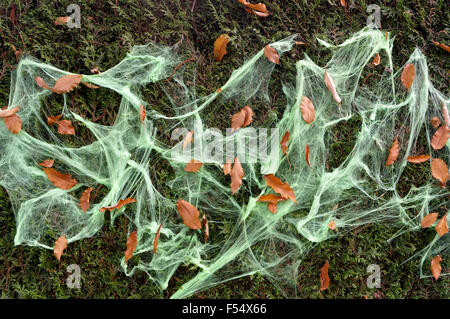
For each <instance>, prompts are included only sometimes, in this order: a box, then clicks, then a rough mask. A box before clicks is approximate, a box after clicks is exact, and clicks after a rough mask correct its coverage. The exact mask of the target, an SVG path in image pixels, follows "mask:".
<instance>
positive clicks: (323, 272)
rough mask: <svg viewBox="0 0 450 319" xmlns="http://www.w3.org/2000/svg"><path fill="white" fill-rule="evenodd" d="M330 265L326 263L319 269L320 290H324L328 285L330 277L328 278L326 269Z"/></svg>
mask: <svg viewBox="0 0 450 319" xmlns="http://www.w3.org/2000/svg"><path fill="white" fill-rule="evenodd" d="M329 267H330V265H329V264H328V261H327V262H325V264H324V265H323V266H322V268H321V269H320V290H325V289H327V288H328V286H329V285H330V277H328V269H329Z"/></svg>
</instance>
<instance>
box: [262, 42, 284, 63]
mask: <svg viewBox="0 0 450 319" xmlns="http://www.w3.org/2000/svg"><path fill="white" fill-rule="evenodd" d="M264 55H265V56H266V58H267V60H269V61H270V62H272V63H275V64H279V62H280V57H279V56H278V53H277V50H275V49H274V48H272V47H270V46H268V45H266V46H265V47H264Z"/></svg>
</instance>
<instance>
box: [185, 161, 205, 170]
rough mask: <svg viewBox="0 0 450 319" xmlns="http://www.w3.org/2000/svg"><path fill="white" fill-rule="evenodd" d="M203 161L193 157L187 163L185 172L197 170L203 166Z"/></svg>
mask: <svg viewBox="0 0 450 319" xmlns="http://www.w3.org/2000/svg"><path fill="white" fill-rule="evenodd" d="M202 165H203V163H202V162H200V161H197V160H195V159H191V161H190V162H189V163H187V164H186V166H185V167H184V171H185V172H197V171H198V170H199V169H200V168H201V167H202Z"/></svg>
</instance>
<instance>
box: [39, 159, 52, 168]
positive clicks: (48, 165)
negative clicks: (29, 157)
mask: <svg viewBox="0 0 450 319" xmlns="http://www.w3.org/2000/svg"><path fill="white" fill-rule="evenodd" d="M54 163H55V160H50V159H46V160H44V161H43V162H42V163H39V165H40V166H42V167H48V168H50V167H52V166H53V164H54Z"/></svg>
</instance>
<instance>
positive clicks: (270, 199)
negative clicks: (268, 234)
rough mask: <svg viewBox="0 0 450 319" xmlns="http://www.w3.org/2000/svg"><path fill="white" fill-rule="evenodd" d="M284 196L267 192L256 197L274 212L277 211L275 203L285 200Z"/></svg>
mask: <svg viewBox="0 0 450 319" xmlns="http://www.w3.org/2000/svg"><path fill="white" fill-rule="evenodd" d="M285 200H286V198H283V197H282V196H279V195H275V194H267V195H262V196H260V197H259V198H258V202H264V203H268V204H267V208H268V209H269V211H270V212H271V213H272V214H275V213H276V212H277V204H278V202H280V201H285Z"/></svg>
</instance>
